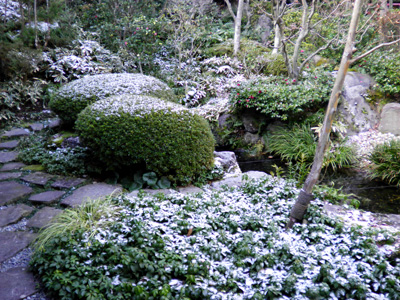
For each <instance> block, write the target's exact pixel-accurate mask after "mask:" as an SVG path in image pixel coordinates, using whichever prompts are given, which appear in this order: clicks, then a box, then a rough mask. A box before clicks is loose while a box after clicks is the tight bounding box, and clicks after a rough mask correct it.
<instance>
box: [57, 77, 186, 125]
mask: <svg viewBox="0 0 400 300" xmlns="http://www.w3.org/2000/svg"><path fill="white" fill-rule="evenodd" d="M123 94H133V95H150V96H154V97H158V98H162V99H165V100H168V101H173V102H178V100H177V98H176V96H175V95H174V93H173V91H172V90H171V89H170V88H169V87H168V86H167V85H166V84H165V83H163V82H161V81H160V80H158V79H156V78H154V77H151V76H146V75H142V74H129V73H124V74H101V75H93V76H86V77H83V78H81V79H78V80H74V81H71V82H69V83H67V84H66V85H64V86H62V87H61V88H60V89H59V90H58V91H57V92H56V93H55V94H54V95H53V97H52V99H51V101H50V104H49V105H50V108H51V110H53V111H54V112H55V113H57V114H58V115H59V117H60V118H61V119H62V120H63V121H64V123H65V124H67V125H72V124H73V123H74V122H75V120H76V118H77V117H78V114H79V113H80V112H81V111H82V110H83V109H84V108H85V107H86V106H88V105H89V104H92V103H94V102H96V101H98V100H101V99H105V98H107V97H110V96H114V95H123Z"/></svg>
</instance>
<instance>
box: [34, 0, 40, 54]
mask: <svg viewBox="0 0 400 300" xmlns="http://www.w3.org/2000/svg"><path fill="white" fill-rule="evenodd" d="M33 14H34V17H35V48H38V44H39V43H38V30H37V0H34V1H33Z"/></svg>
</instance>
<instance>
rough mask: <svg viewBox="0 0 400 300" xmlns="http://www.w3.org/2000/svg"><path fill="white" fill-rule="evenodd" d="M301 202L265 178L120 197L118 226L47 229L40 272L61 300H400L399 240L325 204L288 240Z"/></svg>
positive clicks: (35, 266) (37, 261) (37, 260)
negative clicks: (220, 187) (347, 220)
mask: <svg viewBox="0 0 400 300" xmlns="http://www.w3.org/2000/svg"><path fill="white" fill-rule="evenodd" d="M297 194H298V190H296V189H295V188H294V187H293V185H291V184H288V183H286V182H285V181H284V180H282V179H280V180H279V179H274V178H272V177H265V178H263V179H262V180H260V181H258V182H256V183H254V182H248V183H246V184H245V185H244V186H243V188H241V189H232V190H230V191H225V192H214V191H206V192H205V193H203V194H200V195H199V194H197V195H183V194H174V195H168V196H163V197H161V196H159V197H152V196H146V197H139V198H130V199H129V198H119V205H120V207H121V211H120V213H119V214H116V215H114V217H112V218H107V217H103V218H102V220H104V221H106V220H108V219H111V220H113V222H112V223H111V224H108V226H101V227H100V228H99V229H98V226H94V227H93V229H92V228H90V229H86V226H85V227H83V226H80V228H82V230H75V231H74V232H71V231H72V230H70V226H68V225H67V224H68V223H70V221H69V220H66V224H65V225H66V226H64V228H67V229H68V230H66V232H65V233H62V230H59V232H60V234H59V235H53V234H52V233H51V232H50V233H47V232H46V231H44V232H43V233H42V240H43V238H45V237H46V235H49V236H50V238H49V239H48V242H47V243H46V246H45V247H43V248H42V249H41V250H40V249H39V250H38V251H36V252H35V254H34V256H33V259H32V262H31V266H32V271H33V272H35V273H36V274H38V275H39V276H40V277H41V281H42V283H43V286H44V287H45V288H46V290H47V291H48V292H50V293H51V295H52V296H54V298H55V299H60V300H66V299H68V300H75V299H96V300H97V299H98V300H100V299H109V300H114V299H115V300H117V299H134V300H136V299H181V300H187V299H193V300H199V299H203V300H207V299H254V300H261V299H299V300H305V299H398V291H399V289H400V260H399V258H393V259H390V258H388V257H387V255H388V254H389V253H390V252H391V249H392V250H393V247H392V246H388V245H386V244H387V243H390V242H391V241H393V240H394V237H395V235H394V234H390V233H387V232H384V231H381V230H378V229H376V228H373V227H366V228H361V227H359V226H358V227H350V226H349V225H348V224H344V223H343V222H341V221H339V220H337V219H334V218H330V217H328V216H327V215H326V213H325V212H324V211H323V209H322V207H323V205H324V203H323V202H322V201H319V200H316V201H313V203H312V204H311V205H310V207H309V209H308V213H307V215H306V218H305V219H306V221H307V224H296V225H295V226H294V228H293V230H291V231H290V232H288V231H287V230H286V229H285V227H286V223H287V219H288V215H289V211H290V208H291V206H292V205H293V203H294V201H295V200H296V198H297ZM115 200H116V201H118V199H115ZM114 203H115V202H114ZM71 227H73V228H76V227H77V226H75V225H74V224H73V226H71ZM57 231H58V230H57ZM43 235H44V237H43Z"/></svg>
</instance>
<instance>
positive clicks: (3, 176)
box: [0, 172, 22, 181]
mask: <svg viewBox="0 0 400 300" xmlns="http://www.w3.org/2000/svg"><path fill="white" fill-rule="evenodd" d="M21 176H22V173H21V172H5V173H0V181H3V180H7V179H16V178H19V177H21Z"/></svg>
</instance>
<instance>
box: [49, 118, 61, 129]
mask: <svg viewBox="0 0 400 300" xmlns="http://www.w3.org/2000/svg"><path fill="white" fill-rule="evenodd" d="M60 126H61V120H60V119H54V120H52V121H50V123H49V125H47V127H49V128H56V127H60Z"/></svg>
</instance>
